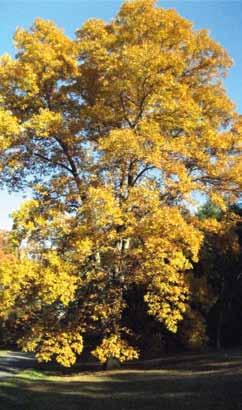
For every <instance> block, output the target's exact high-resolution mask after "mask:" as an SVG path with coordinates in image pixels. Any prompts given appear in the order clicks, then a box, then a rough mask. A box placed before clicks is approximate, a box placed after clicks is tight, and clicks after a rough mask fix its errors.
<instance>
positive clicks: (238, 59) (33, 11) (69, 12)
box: [0, 0, 242, 229]
mask: <svg viewBox="0 0 242 410" xmlns="http://www.w3.org/2000/svg"><path fill="white" fill-rule="evenodd" d="M121 3H122V1H120V0H69V1H67V0H51V1H50V0H49V1H46V0H44V1H41V0H39V1H37V0H24V1H14V0H0V23H1V24H0V54H3V53H5V52H8V53H11V54H13V53H14V48H13V45H12V36H13V33H14V31H15V30H16V28H17V27H19V26H21V27H25V28H28V27H30V26H31V24H32V22H33V20H34V19H35V18H36V17H42V18H45V19H51V20H54V21H55V22H56V23H57V24H58V25H59V26H60V27H62V28H64V30H65V32H66V34H67V35H69V36H71V37H73V36H74V32H75V30H76V29H77V28H78V27H80V26H81V25H82V23H83V22H84V21H85V20H87V19H89V18H91V17H98V18H102V19H104V20H110V19H111V18H112V17H113V16H114V15H115V14H116V12H117V10H118V9H119V7H120V5H121ZM158 4H159V6H161V7H165V8H174V9H176V10H177V11H178V12H179V13H180V14H181V15H182V16H183V17H185V18H188V19H189V20H192V21H193V22H194V27H195V28H198V29H199V28H206V29H208V30H209V31H210V33H211V36H212V38H214V39H215V40H216V41H218V42H219V43H220V44H222V45H223V46H224V47H225V48H226V49H227V50H228V52H229V54H230V56H231V57H232V58H233V60H234V66H233V68H232V69H231V70H230V73H229V76H228V78H227V79H226V81H225V86H226V88H227V90H228V94H229V95H230V97H231V99H232V100H233V101H234V102H235V103H236V105H237V107H238V111H239V112H240V113H242V0H237V1H233V0H221V1H220V0H209V1H206V0H193V1H188V0H180V1H173V0H169V1H159V2H158ZM22 201H23V196H22V194H12V195H9V194H8V193H7V192H6V191H0V204H1V212H0V229H7V228H9V227H10V226H11V219H10V218H9V214H10V213H11V212H12V211H13V210H14V209H16V208H17V207H18V206H19V205H20V203H21V202H22Z"/></svg>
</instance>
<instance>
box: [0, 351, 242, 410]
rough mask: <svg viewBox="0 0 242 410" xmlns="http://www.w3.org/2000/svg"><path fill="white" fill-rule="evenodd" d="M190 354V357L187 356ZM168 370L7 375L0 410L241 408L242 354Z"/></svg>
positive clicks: (203, 357) (183, 362)
mask: <svg viewBox="0 0 242 410" xmlns="http://www.w3.org/2000/svg"><path fill="white" fill-rule="evenodd" d="M189 357H190V359H189ZM166 365H167V366H166V368H162V369H161V368H159V369H158V368H157V369H153V370H139V369H136V370H135V369H126V370H123V371H115V372H107V373H104V372H102V373H97V374H91V375H90V374H87V375H85V374H84V375H83V374H82V375H79V376H78V375H75V376H73V377H72V378H71V377H69V376H68V377H62V378H59V379H60V381H59V380H58V381H55V382H53V381H42V380H41V381H39V380H35V381H26V380H21V379H17V378H13V379H11V380H10V379H7V380H5V381H4V382H2V384H1V385H0V408H1V410H80V409H83V410H92V409H93V410H94V409H95V410H101V409H102V410H114V409H115V410H130V409H131V410H137V409H139V410H156V409H157V410H160V409H162V410H210V409H211V410H241V408H242V355H241V354H233V355H232V356H230V357H228V356H224V355H223V354H222V355H217V356H213V355H210V356H209V357H207V356H206V355H200V356H199V355H197V356H196V357H195V356H194V357H193V359H192V356H188V358H187V359H186V357H185V356H184V357H183V358H182V359H181V360H180V362H179V361H178V364H177V363H176V364H175V365H172V362H169V361H167V362H166Z"/></svg>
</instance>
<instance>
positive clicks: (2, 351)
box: [0, 350, 9, 357]
mask: <svg viewBox="0 0 242 410" xmlns="http://www.w3.org/2000/svg"><path fill="white" fill-rule="evenodd" d="M8 354H9V352H8V350H0V357H3V356H4V357H6V356H8Z"/></svg>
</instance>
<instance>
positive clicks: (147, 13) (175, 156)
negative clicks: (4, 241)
mask: <svg viewBox="0 0 242 410" xmlns="http://www.w3.org/2000/svg"><path fill="white" fill-rule="evenodd" d="M14 42H15V47H16V55H15V57H14V58H12V57H10V56H9V55H4V56H2V57H1V59H0V181H1V183H2V185H5V186H8V187H9V189H14V190H18V189H24V188H25V187H30V188H31V189H32V191H33V199H32V200H30V201H27V202H26V203H24V204H23V206H22V208H21V209H20V210H18V211H16V212H15V214H14V226H13V230H12V232H11V241H12V243H13V244H14V246H15V247H16V248H17V249H18V250H19V251H18V256H16V258H17V264H16V265H14V266H13V267H12V266H10V265H9V264H4V263H3V264H1V267H0V283H1V289H0V298H1V299H0V312H1V316H2V317H3V318H6V317H8V316H9V314H10V313H11V312H12V311H13V310H14V311H15V312H17V319H16V320H17V321H18V323H19V324H20V329H21V332H20V333H21V335H20V337H19V345H20V346H22V347H23V348H24V349H26V350H34V351H36V354H37V357H38V358H39V360H44V361H48V360H50V359H51V358H52V356H54V357H55V358H56V359H57V361H58V362H59V363H61V364H63V365H65V366H70V365H72V364H73V363H74V362H75V360H76V355H77V354H80V353H81V351H82V349H83V340H85V337H87V336H88V335H90V334H91V335H94V336H93V337H96V339H97V341H98V342H99V345H98V347H96V348H95V349H94V351H93V354H94V355H95V356H96V357H98V359H99V360H100V361H103V362H104V361H105V360H107V358H108V357H111V356H112V357H117V358H118V359H119V360H121V361H124V360H127V359H132V358H136V357H138V354H139V351H138V349H137V347H136V345H137V343H136V342H137V340H138V339H137V337H136V336H137V335H135V333H134V331H133V329H132V327H130V326H129V327H127V320H126V317H127V311H130V310H132V299H130V298H129V297H128V295H129V292H130V290H131V289H132V290H134V289H135V291H136V292H138V293H139V294H141V295H142V297H143V300H144V303H145V304H146V306H147V311H146V314H147V315H151V316H153V317H154V318H155V319H156V320H157V321H158V323H161V326H163V327H164V328H166V329H167V330H168V331H170V332H177V330H179V328H180V327H182V324H185V323H188V322H189V320H190V322H189V323H191V322H192V323H196V325H195V326H193V327H192V329H193V330H194V332H192V330H191V329H190V328H189V326H188V325H186V326H188V327H186V326H185V325H184V326H185V327H184V331H183V333H184V332H186V330H185V329H188V330H187V332H188V333H189V335H190V336H191V338H192V337H193V341H195V343H196V342H197V339H199V340H204V339H205V325H204V319H203V316H202V312H203V311H204V309H205V310H206V309H208V307H209V306H210V305H211V301H212V300H213V297H212V296H211V295H212V289H210V287H209V284H208V281H207V279H206V277H205V276H203V277H202V278H201V277H196V275H195V273H194V272H193V270H192V266H193V264H194V263H196V262H197V261H198V259H199V254H200V248H201V246H202V243H203V238H204V235H205V233H204V232H205V231H206V230H207V229H208V230H213V231H216V229H217V230H218V229H222V228H221V226H222V222H221V223H220V222H219V221H217V220H214V218H210V219H209V220H207V219H204V220H200V219H199V218H197V217H196V216H195V215H193V214H192V213H191V212H190V209H191V207H192V206H194V201H195V198H196V197H199V198H201V197H204V196H205V197H206V198H209V199H210V200H211V201H212V202H213V203H214V204H215V205H216V206H219V207H220V208H221V209H222V210H223V212H225V213H226V212H227V211H226V209H227V207H228V206H229V204H231V203H233V202H234V201H235V200H236V199H237V198H238V195H239V192H240V187H241V176H242V169H241V160H240V156H239V149H240V147H241V130H242V119H241V117H240V116H239V115H238V114H237V113H236V110H235V106H234V104H233V103H232V102H231V101H230V99H229V97H228V96H227V94H226V91H225V89H224V86H223V81H222V79H223V77H224V76H225V75H226V73H227V70H228V69H229V68H230V66H231V59H230V57H229V56H228V54H227V52H226V51H225V50H224V49H223V48H222V46H220V45H219V44H218V43H216V42H215V41H213V40H212V39H211V38H210V36H209V34H208V32H207V31H206V30H195V29H194V28H193V26H192V23H191V22H190V21H188V20H185V19H184V18H182V17H181V16H180V15H179V14H178V13H177V12H176V11H175V10H165V9H162V8H159V7H157V6H156V2H155V1H154V0H134V1H127V2H125V3H124V4H123V5H122V7H121V9H120V11H119V12H118V14H117V16H116V17H115V18H114V19H113V20H112V21H111V22H110V23H105V22H104V21H102V20H99V19H92V20H88V21H87V22H86V23H85V24H84V25H83V26H82V27H80V28H79V29H78V30H77V32H76V38H75V39H74V40H72V39H70V38H68V37H67V36H66V35H65V34H64V32H63V31H62V30H61V29H59V28H58V27H57V26H56V25H55V24H54V23H53V22H51V21H46V20H42V19H36V20H35V22H34V24H33V26H32V27H31V29H30V30H24V29H18V30H17V32H16V33H15V36H14ZM14 263H15V262H13V264H14ZM26 266H27V267H26ZM9 269H10V270H11V273H10V274H9V273H8V271H9ZM6 300H7V301H8V303H6ZM125 312H126V313H125ZM185 318H187V322H186V321H185ZM181 332H182V330H181ZM192 335H193V336H192Z"/></svg>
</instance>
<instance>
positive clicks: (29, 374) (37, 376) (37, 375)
mask: <svg viewBox="0 0 242 410" xmlns="http://www.w3.org/2000/svg"><path fill="white" fill-rule="evenodd" d="M16 378H18V379H26V380H49V379H51V378H50V376H48V375H46V374H44V373H42V372H40V371H37V370H34V369H27V370H23V371H21V372H19V373H17V375H16Z"/></svg>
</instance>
